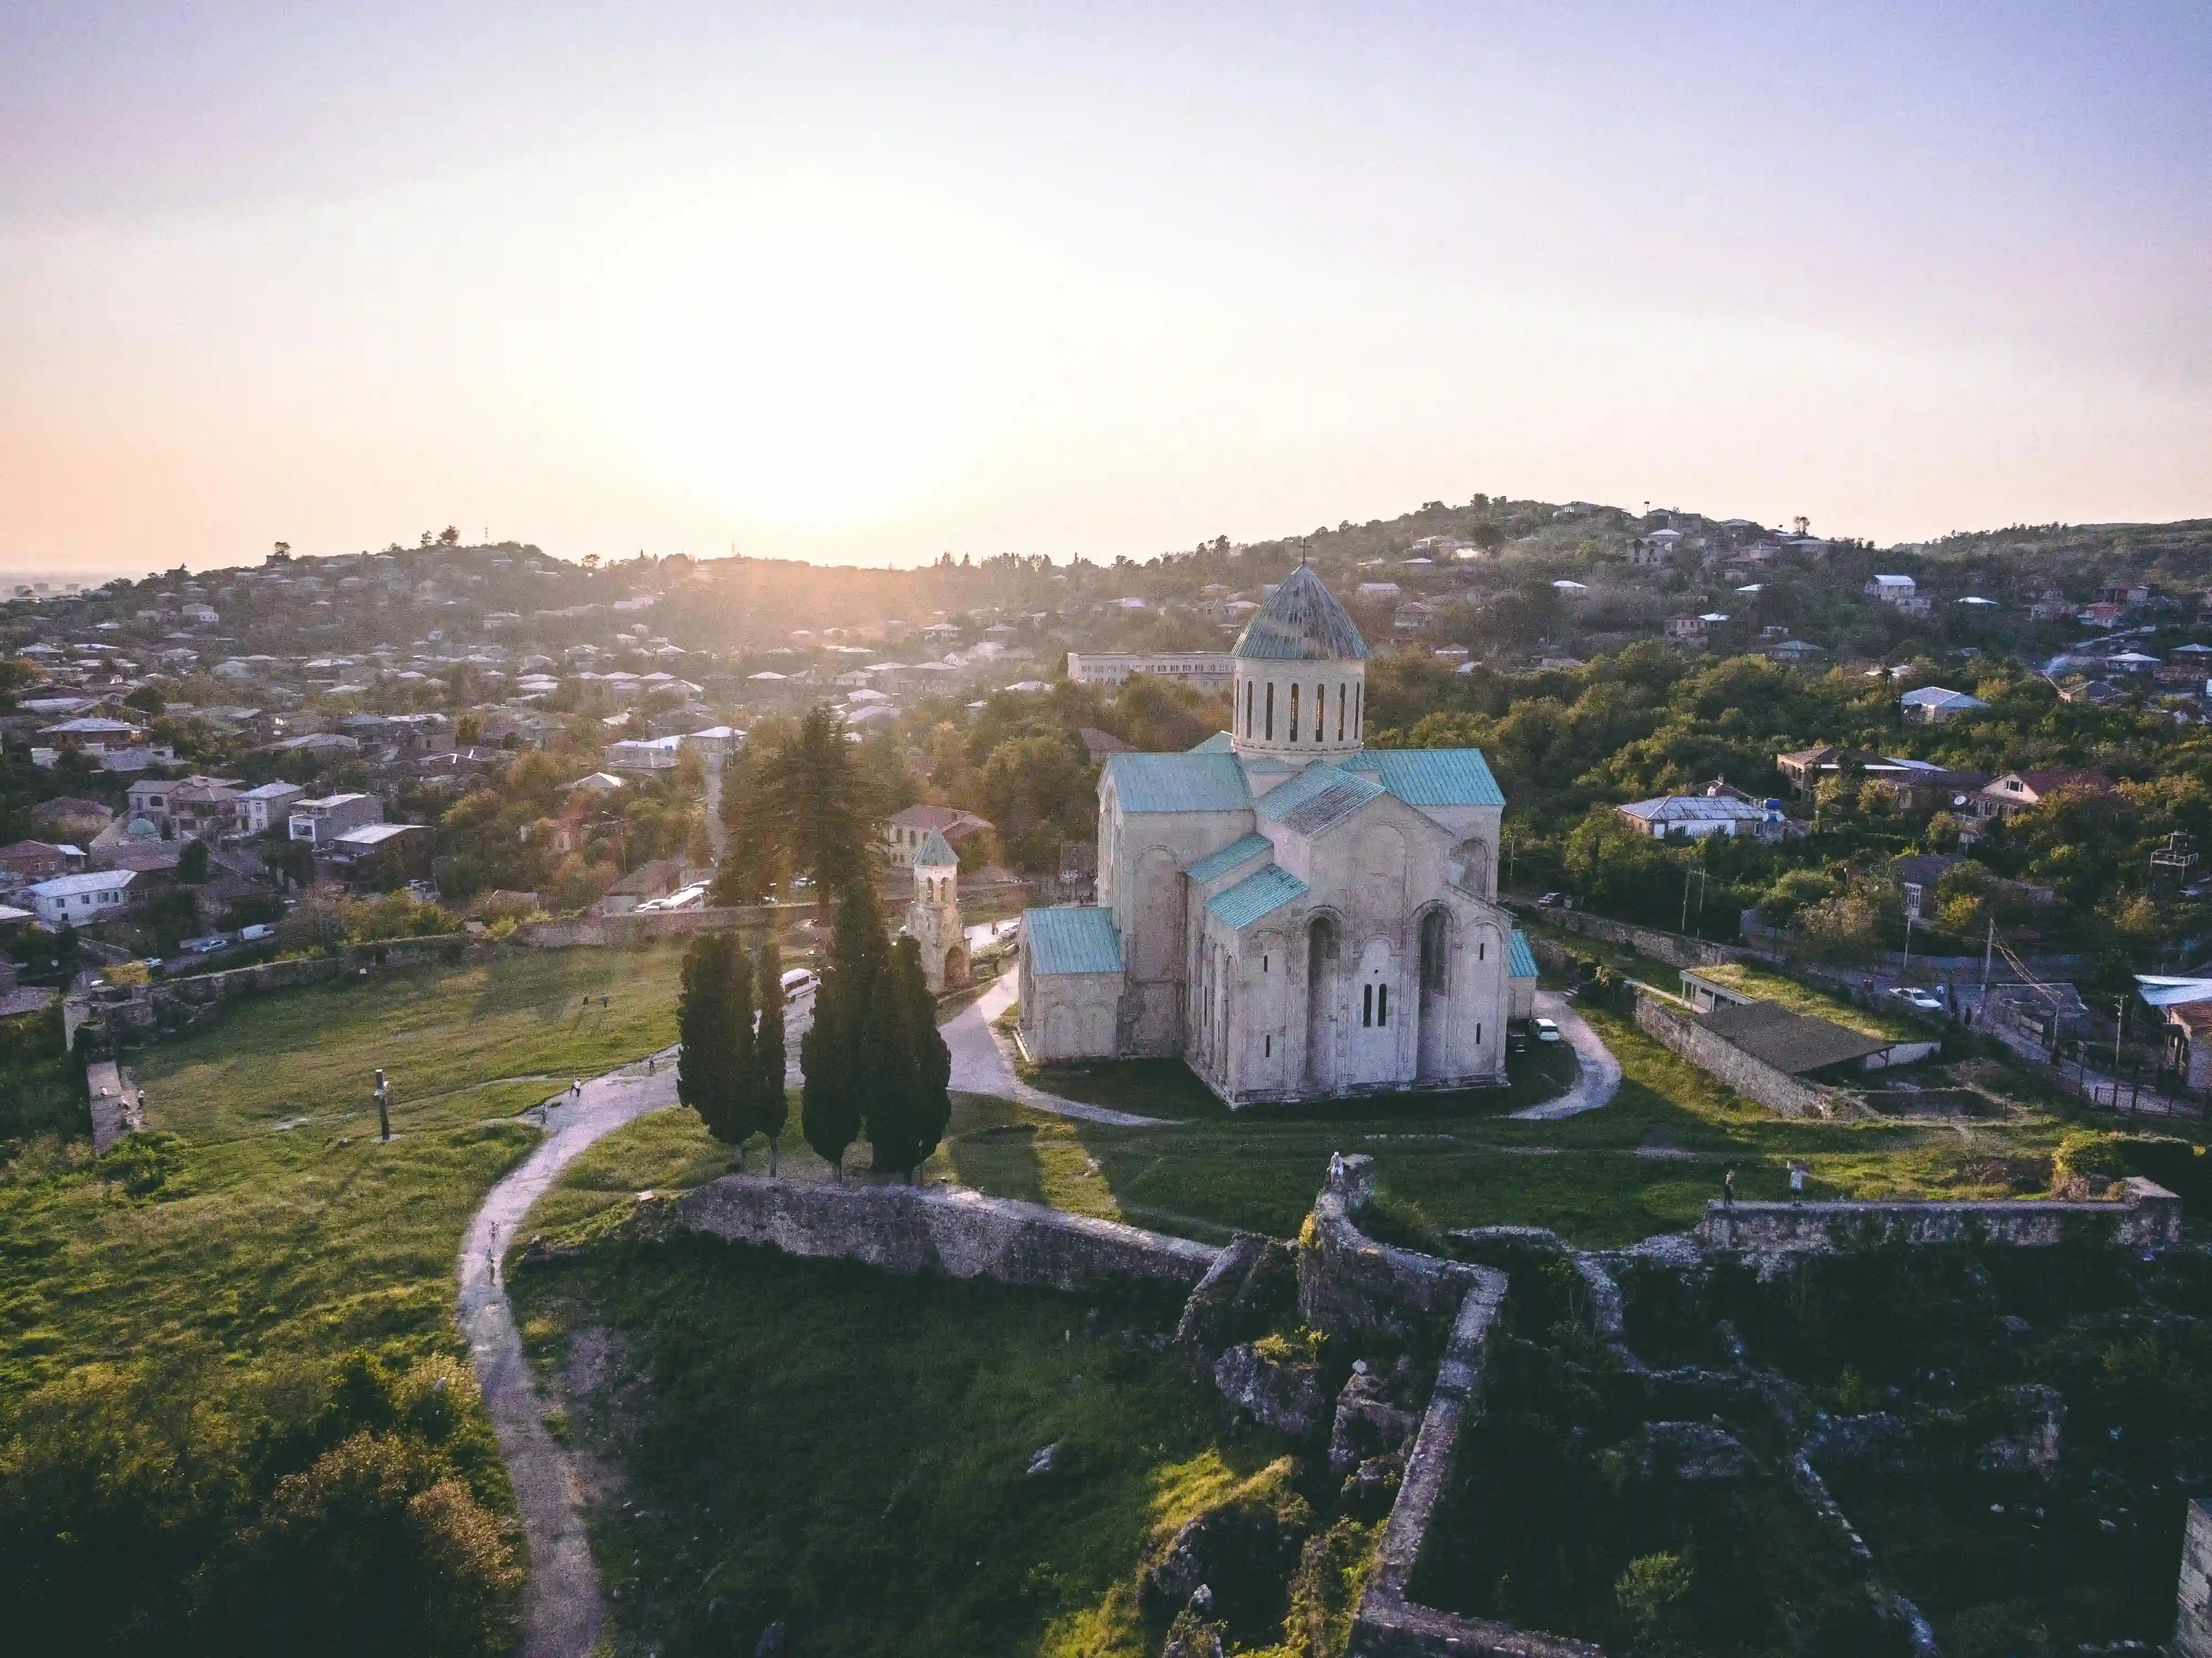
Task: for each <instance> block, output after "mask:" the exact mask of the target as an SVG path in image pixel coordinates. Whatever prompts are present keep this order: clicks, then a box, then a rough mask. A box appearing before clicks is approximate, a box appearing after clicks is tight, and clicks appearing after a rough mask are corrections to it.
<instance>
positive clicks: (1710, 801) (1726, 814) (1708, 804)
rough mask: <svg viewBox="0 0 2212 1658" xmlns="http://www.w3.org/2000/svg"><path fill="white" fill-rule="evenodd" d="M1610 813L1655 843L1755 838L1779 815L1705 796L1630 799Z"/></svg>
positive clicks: (1743, 802)
mask: <svg viewBox="0 0 2212 1658" xmlns="http://www.w3.org/2000/svg"><path fill="white" fill-rule="evenodd" d="M1613 811H1616V812H1618V813H1619V814H1620V817H1622V819H1623V820H1625V821H1626V822H1627V823H1631V824H1632V825H1634V827H1635V828H1636V829H1638V831H1640V832H1641V833H1643V834H1645V835H1650V836H1651V837H1652V838H1653V839H1654V840H1665V839H1668V838H1670V837H1676V836H1679V837H1681V838H1684V839H1688V840H1702V839H1703V838H1704V837H1705V836H1706V835H1730V836H1734V835H1755V834H1757V833H1758V832H1759V826H1760V825H1761V824H1764V823H1767V822H1768V821H1769V820H1770V818H1772V817H1778V816H1779V813H1778V812H1771V811H1769V809H1768V808H1767V807H1765V805H1758V804H1754V803H1753V802H1751V801H1748V800H1734V799H1729V798H1728V797H1726V796H1725V795H1723V796H1714V795H1707V794H1662V795H1660V796H1658V797H1656V799H1650V800H1632V801H1631V802H1629V803H1628V804H1627V805H1622V806H1615V807H1614V808H1613Z"/></svg>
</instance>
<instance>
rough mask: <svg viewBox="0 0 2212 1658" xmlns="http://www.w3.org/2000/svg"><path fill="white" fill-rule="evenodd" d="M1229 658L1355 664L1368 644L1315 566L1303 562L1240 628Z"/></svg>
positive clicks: (1362, 659)
mask: <svg viewBox="0 0 2212 1658" xmlns="http://www.w3.org/2000/svg"><path fill="white" fill-rule="evenodd" d="M1231 654H1232V655H1234V656H1237V657H1238V658H1240V659H1243V660H1245V661H1248V662H1249V661H1265V662H1359V661H1364V660H1365V659H1366V656H1367V641H1365V640H1364V639H1362V638H1361V637H1360V636H1359V628H1358V623H1354V622H1353V621H1352V615H1351V612H1350V611H1348V610H1346V609H1345V608H1344V606H1343V604H1341V603H1340V601H1339V600H1338V598H1337V597H1336V595H1335V594H1334V593H1333V592H1329V590H1328V587H1327V586H1325V585H1324V584H1323V583H1322V579H1321V578H1320V577H1319V576H1318V575H1316V574H1314V571H1313V567H1312V566H1311V565H1309V564H1301V565H1299V566H1298V568H1297V569H1295V570H1293V571H1291V574H1290V575H1289V576H1288V577H1286V578H1285V580H1284V581H1283V582H1282V584H1281V585H1280V586H1278V587H1277V588H1276V589H1275V591H1274V592H1272V593H1270V594H1268V595H1267V602H1266V603H1265V604H1261V606H1260V608H1259V610H1256V611H1255V612H1254V614H1253V616H1252V619H1251V620H1250V621H1249V622H1248V623H1245V624H1244V631H1243V633H1242V634H1241V635H1238V636H1237V647H1236V649H1235V650H1234V651H1233V652H1232V653H1231Z"/></svg>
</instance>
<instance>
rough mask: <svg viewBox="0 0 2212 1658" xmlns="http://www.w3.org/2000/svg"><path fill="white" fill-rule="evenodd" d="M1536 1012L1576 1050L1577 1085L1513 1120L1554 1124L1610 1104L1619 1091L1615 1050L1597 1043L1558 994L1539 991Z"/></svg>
mask: <svg viewBox="0 0 2212 1658" xmlns="http://www.w3.org/2000/svg"><path fill="white" fill-rule="evenodd" d="M1536 1011H1537V1012H1538V1013H1539V1014H1541V1015H1542V1016H1543V1017H1545V1018H1547V1019H1550V1020H1552V1021H1553V1022H1554V1023H1557V1024H1558V1026H1559V1035H1561V1036H1562V1037H1563V1038H1565V1041H1566V1042H1567V1043H1568V1045H1569V1046H1570V1047H1571V1048H1573V1049H1574V1050H1575V1061H1576V1073H1577V1074H1576V1077H1575V1081H1574V1086H1573V1087H1571V1088H1570V1089H1568V1090H1567V1091H1566V1092H1565V1093H1564V1094H1562V1095H1560V1096H1559V1097H1558V1098H1557V1099H1553V1100H1546V1101H1545V1102H1543V1103H1542V1104H1541V1105H1532V1106H1530V1107H1529V1108H1528V1109H1527V1110H1525V1111H1516V1112H1515V1113H1514V1114H1513V1115H1514V1118H1515V1119H1516V1121H1522V1122H1551V1121H1555V1120H1557V1119H1558V1118H1560V1117H1577V1116H1580V1115H1581V1114H1583V1112H1585V1111H1595V1110H1596V1109H1597V1108H1599V1107H1600V1106H1602V1105H1607V1104H1610V1103H1611V1102H1612V1100H1613V1095H1614V1094H1615V1093H1617V1092H1618V1091H1619V1090H1620V1060H1616V1059H1614V1058H1613V1050H1612V1049H1611V1048H1607V1046H1606V1045H1605V1044H1604V1043H1603V1042H1600V1041H1599V1040H1598V1035H1597V1032H1596V1031H1595V1030H1592V1029H1590V1028H1589V1021H1588V1020H1586V1019H1584V1018H1583V1016H1582V1015H1581V1014H1579V1013H1577V1011H1575V1006H1574V1004H1573V1003H1572V1002H1570V1001H1569V1000H1568V999H1566V998H1565V997H1564V996H1562V995H1560V994H1559V992H1557V991H1555V990H1540V991H1538V992H1537V993H1536Z"/></svg>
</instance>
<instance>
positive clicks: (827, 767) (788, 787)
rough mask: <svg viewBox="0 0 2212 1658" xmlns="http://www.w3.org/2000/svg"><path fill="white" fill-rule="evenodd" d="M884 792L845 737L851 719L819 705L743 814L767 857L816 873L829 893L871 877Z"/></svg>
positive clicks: (771, 758)
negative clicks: (872, 848) (874, 837)
mask: <svg viewBox="0 0 2212 1658" xmlns="http://www.w3.org/2000/svg"><path fill="white" fill-rule="evenodd" d="M877 797H878V787H877V785H876V782H875V780H874V779H873V778H872V775H871V774H869V773H868V772H867V771H866V769H865V768H863V767H862V766H861V765H860V762H859V761H858V759H857V758H856V757H855V756H854V745H853V744H850V743H848V742H847V741H846V740H845V722H844V721H843V720H842V719H840V718H839V717H838V715H837V714H836V712H835V711H834V710H832V709H829V708H823V707H822V706H820V705H819V704H817V706H815V707H814V708H809V709H808V710H807V711H806V715H805V718H804V719H803V720H800V721H799V725H798V726H797V728H796V729H795V730H793V731H792V732H790V733H789V734H788V735H787V736H786V737H785V738H783V739H782V740H781V742H779V743H778V744H777V745H776V746H775V748H774V749H773V750H770V751H769V753H768V755H767V756H765V757H764V758H763V761H762V762H761V765H760V768H759V770H758V772H757V774H756V778H755V782H754V786H753V790H752V793H751V794H750V797H749V798H748V799H747V801H746V803H745V807H744V811H743V813H742V815H741V816H742V827H743V829H744V832H745V835H746V837H747V839H748V840H749V841H751V842H755V843H757V844H756V845H754V846H753V847H752V848H751V849H752V850H753V851H754V852H755V853H756V854H757V856H759V857H760V858H762V859H763V860H771V861H781V862H785V863H787V864H788V865H789V866H790V867H791V868H792V869H793V870H797V871H801V872H805V873H807V874H811V876H812V877H813V878H814V880H815V883H816V884H817V886H818V887H819V888H820V890H822V891H823V893H824V894H828V893H833V892H842V891H843V890H845V889H846V888H848V886H850V885H851V884H853V883H854V882H856V881H863V880H865V879H866V878H867V875H868V857H869V851H868V844H869V839H870V837H871V836H872V835H873V833H874V831H875V824H876V819H877V817H878V811H877V807H878V798H877Z"/></svg>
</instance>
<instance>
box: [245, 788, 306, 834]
mask: <svg viewBox="0 0 2212 1658" xmlns="http://www.w3.org/2000/svg"><path fill="white" fill-rule="evenodd" d="M306 798H307V790H305V789H303V788H301V786H299V785H298V784H297V783H264V784H262V785H261V786H259V787H258V788H250V789H242V790H240V792H239V793H238V794H237V796H236V797H235V798H234V799H233V800H232V801H231V803H230V811H231V826H232V828H233V829H234V831H235V832H236V833H237V834H240V835H266V834H267V833H268V832H269V831H270V829H274V828H275V827H276V825H278V824H279V823H289V821H290V819H291V816H292V808H293V806H294V805H295V804H296V803H297V802H299V801H301V800H302V799H306Z"/></svg>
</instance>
